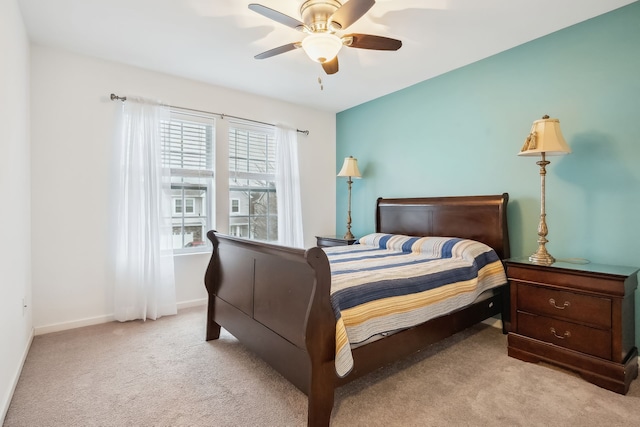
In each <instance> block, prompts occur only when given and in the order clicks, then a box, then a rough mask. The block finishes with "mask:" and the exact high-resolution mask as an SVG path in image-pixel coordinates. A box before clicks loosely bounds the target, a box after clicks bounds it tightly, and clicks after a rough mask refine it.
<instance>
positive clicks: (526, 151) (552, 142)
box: [518, 116, 571, 156]
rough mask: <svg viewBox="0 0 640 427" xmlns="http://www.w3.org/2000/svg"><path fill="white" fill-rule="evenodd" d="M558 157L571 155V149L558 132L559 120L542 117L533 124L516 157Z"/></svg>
mask: <svg viewBox="0 0 640 427" xmlns="http://www.w3.org/2000/svg"><path fill="white" fill-rule="evenodd" d="M542 153H545V154H546V155H547V156H560V155H563V154H568V153H571V148H569V146H568V145H567V142H566V141H565V140H564V137H563V136H562V132H561V131H560V120H558V119H550V118H549V116H544V117H543V118H542V119H540V120H536V121H535V122H533V125H532V126H531V132H530V133H529V136H528V137H527V139H526V140H525V142H524V145H523V146H522V149H521V150H520V152H519V153H518V156H540V155H542Z"/></svg>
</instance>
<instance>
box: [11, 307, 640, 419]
mask: <svg viewBox="0 0 640 427" xmlns="http://www.w3.org/2000/svg"><path fill="white" fill-rule="evenodd" d="M205 320H206V311H205V308H204V307H196V308H191V309H186V310H182V311H180V312H179V314H178V315H176V316H170V317H163V318H161V319H159V320H157V321H147V322H138V321H136V322H127V323H116V322H114V323H107V324H102V325H96V326H89V327H85V328H78V329H74V330H70V331H63V332H56V333H51V334H46V335H41V336H37V337H35V338H34V340H33V343H32V346H31V349H30V351H29V354H28V356H27V360H26V362H25V366H24V369H23V371H22V375H21V377H20V380H19V382H18V385H17V387H16V390H15V393H14V396H13V400H12V402H11V405H10V407H9V410H8V412H7V416H6V418H5V421H4V426H5V427H14V426H29V427H33V426H65V427H67V426H105V427H107V426H141V427H142V426H304V425H306V416H307V399H306V396H305V395H304V394H303V393H302V392H300V391H299V390H298V389H296V388H295V387H294V386H293V385H291V384H290V383H289V382H288V381H287V380H285V379H284V378H282V377H281V376H280V375H279V374H278V373H276V372H275V371H273V370H272V369H271V368H270V367H269V366H267V365H266V364H265V363H264V362H262V360H260V359H259V358H257V357H256V356H254V355H253V354H252V353H251V352H249V351H248V350H247V349H245V348H244V347H243V346H242V345H241V344H240V343H238V341H237V340H236V339H235V338H234V337H232V336H231V335H229V334H228V333H227V332H226V331H224V330H223V331H222V335H221V337H220V339H219V340H216V341H210V342H207V341H205V340H204V336H205ZM331 424H332V426H396V425H397V426H552V425H553V426H580V427H589V426H607V427H611V426H629V425H640V382H639V381H638V380H635V381H633V383H632V384H631V389H630V391H629V393H628V394H627V395H626V396H622V395H619V394H616V393H613V392H610V391H608V390H605V389H602V388H599V387H597V386H595V385H592V384H590V383H587V382H586V381H584V380H582V379H581V378H579V377H578V376H576V375H573V374H572V373H569V372H567V371H563V370H560V369H556V368H553V367H551V366H549V365H545V364H531V363H526V362H522V361H519V360H516V359H513V358H510V357H508V356H507V344H506V337H505V336H504V335H502V333H501V331H500V330H499V329H496V328H493V327H490V326H487V325H484V324H480V325H476V326H474V327H472V328H470V329H468V330H466V331H463V332H461V333H459V334H457V335H455V336H453V337H451V338H449V339H447V340H445V341H442V342H440V343H437V344H435V345H433V346H431V347H429V348H428V349H427V350H425V351H422V352H420V353H417V354H415V355H414V356H411V357H409V358H407V359H404V360H401V361H398V362H397V363H395V364H393V365H391V366H389V367H387V368H384V369H381V370H378V371H376V372H373V373H371V374H369V375H367V376H365V377H363V378H361V379H359V380H356V381H354V382H352V383H350V384H348V385H346V386H343V387H341V388H339V389H338V390H337V391H336V399H335V406H334V410H333V414H332V420H331Z"/></svg>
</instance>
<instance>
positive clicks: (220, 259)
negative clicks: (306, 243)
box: [205, 193, 509, 426]
mask: <svg viewBox="0 0 640 427" xmlns="http://www.w3.org/2000/svg"><path fill="white" fill-rule="evenodd" d="M507 202H508V194H506V193H505V194H501V195H495V196H465V197H438V198H405V199H383V198H380V199H378V201H377V205H376V232H380V233H388V234H403V235H410V236H455V237H460V238H464V239H472V240H477V241H479V242H482V243H485V244H487V245H488V246H490V247H491V248H493V249H494V250H495V251H496V253H497V254H498V256H499V257H500V258H501V259H506V258H508V257H509V237H508V231H507ZM207 237H208V238H209V239H210V240H211V242H212V243H213V254H212V257H211V261H210V263H209V266H208V268H207V272H206V275H205V286H206V288H207V291H208V292H209V306H208V317H207V337H206V339H207V340H213V339H217V338H218V337H219V335H220V327H224V328H225V329H226V330H227V331H229V332H230V333H231V334H232V335H234V336H235V337H236V338H237V339H238V340H239V341H240V342H241V343H243V344H244V345H245V346H246V347H248V348H249V349H250V350H252V351H253V352H255V353H256V354H258V355H259V356H260V357H261V358H262V359H263V360H265V361H266V362H267V363H268V364H269V365H271V366H272V367H273V368H274V369H275V370H277V371H278V372H279V373H280V374H282V375H283V376H284V377H285V378H287V379H288V380H289V381H290V382H291V383H293V384H294V385H295V386H296V387H298V388H299V389H300V390H302V391H303V392H304V393H305V394H307V396H308V425H310V426H328V425H329V422H330V419H331V411H332V408H333V402H334V390H335V388H336V387H339V386H341V385H343V384H346V383H348V382H350V381H352V380H354V379H356V378H358V377H361V376H362V375H365V374H367V373H369V372H372V371H374V370H376V369H378V368H380V367H382V366H385V365H388V364H390V363H392V362H393V361H395V360H398V359H400V358H402V357H406V356H408V355H410V354H413V353H415V352H417V351H420V350H421V349H424V348H426V347H427V346H429V345H430V344H433V343H435V342H437V341H440V340H442V339H444V338H447V337H449V336H451V335H453V334H455V333H457V332H459V331H461V330H463V329H466V328H468V327H470V326H472V325H474V324H476V323H479V322H481V321H482V320H485V319H487V318H489V317H491V316H494V315H496V314H502V319H503V329H505V330H507V329H508V312H509V310H508V294H509V292H508V286H507V285H506V283H505V285H504V286H501V287H499V288H497V292H494V293H493V295H491V296H489V297H487V298H486V299H483V300H480V301H475V302H474V303H472V304H471V305H469V306H466V307H464V308H462V309H458V310H457V311H455V312H453V313H450V314H447V315H445V316H442V317H438V318H435V319H432V320H429V321H427V322H425V323H422V324H420V325H418V326H415V327H411V328H409V329H406V330H403V331H401V332H397V333H395V334H393V335H389V336H388V337H385V338H383V339H380V340H377V341H374V342H372V343H369V344H366V345H363V346H360V347H357V348H355V349H353V350H352V355H353V361H354V365H353V369H352V370H351V372H349V374H348V375H346V376H345V377H342V378H341V377H339V376H337V374H336V370H335V366H334V360H335V349H336V344H335V334H336V317H335V314H334V311H333V309H332V305H331V301H330V289H331V272H330V266H329V261H328V258H327V255H326V254H325V252H324V251H323V249H321V248H317V247H315V248H311V249H307V250H304V249H295V248H289V247H283V246H278V245H273V244H267V243H261V242H256V241H249V240H245V239H240V238H234V237H230V236H226V235H223V234H220V233H217V232H214V231H209V233H208V234H207Z"/></svg>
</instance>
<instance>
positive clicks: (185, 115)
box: [161, 107, 217, 255]
mask: <svg viewBox="0 0 640 427" xmlns="http://www.w3.org/2000/svg"><path fill="white" fill-rule="evenodd" d="M173 123H179V124H180V125H178V126H181V127H180V130H181V133H180V138H182V139H181V140H184V141H186V143H184V142H183V144H181V145H182V146H183V148H182V154H180V155H178V154H177V152H176V150H175V148H176V145H172V144H177V143H176V142H174V141H173V140H171V141H170V142H168V140H167V135H169V133H170V132H171V131H175V128H173V127H171V126H172V124H173ZM185 124H187V125H188V126H192V127H193V128H197V127H198V126H204V128H203V131H204V133H205V136H204V138H198V137H193V138H194V139H193V140H191V139H188V138H184V134H185V131H184V127H185ZM216 124H217V123H216V118H215V116H214V115H210V114H205V113H196V112H192V111H190V110H186V109H181V108H176V107H171V108H170V118H169V124H166V123H163V125H162V128H161V135H162V138H163V145H162V150H163V152H162V156H163V167H165V168H167V167H169V168H170V171H171V198H172V200H171V228H172V230H173V229H174V228H175V227H180V229H181V234H180V238H181V241H182V245H183V246H182V247H179V248H178V247H174V248H173V253H174V255H179V254H189V253H202V252H210V250H211V243H210V242H209V241H208V239H207V238H206V233H207V232H208V231H209V230H211V229H212V228H213V224H215V165H216V163H215V157H216V155H215V147H216ZM198 139H200V140H204V144H205V145H204V146H202V148H204V150H205V152H204V154H202V153H198V152H197V150H198V147H197V145H198ZM167 144H169V145H167ZM189 144H191V145H189ZM194 144H195V146H196V147H195V148H194ZM178 145H180V144H178ZM185 146H186V147H187V149H186V150H185V148H184V147H185ZM172 149H173V151H172ZM194 150H195V151H194ZM176 156H181V157H184V158H187V157H189V158H188V159H186V161H185V164H186V167H183V168H181V167H179V166H180V165H177V164H176V159H177V157H176ZM202 159H204V163H205V166H204V167H202V166H201V165H200V164H199V163H198V161H200V162H201V161H202ZM194 161H195V162H196V163H195V164H194ZM183 166H184V165H183ZM178 190H179V195H178V199H176V196H175V194H174V193H175V192H176V191H178ZM189 191H190V192H194V191H200V192H202V193H203V194H204V195H203V196H201V198H202V202H201V203H202V205H201V207H200V210H198V209H197V207H198V204H197V201H196V197H195V196H192V195H187V194H186V192H189ZM177 200H181V205H182V206H181V208H182V209H181V210H182V212H177V211H176V201H177ZM187 200H192V201H193V202H192V203H193V204H192V209H193V212H186V211H187V208H188V202H187ZM176 217H177V218H176ZM189 219H190V220H191V221H188V220H189ZM196 219H201V220H203V223H202V222H201V223H200V225H198V224H197V223H195V222H193V221H194V220H196ZM188 227H200V228H201V236H200V238H201V239H202V240H201V241H202V242H203V244H199V245H197V246H186V245H188V244H189V243H191V242H189V243H186V244H185V243H184V242H185V235H186V234H188V233H186V230H187V228H188ZM172 234H173V232H172ZM193 241H195V240H193Z"/></svg>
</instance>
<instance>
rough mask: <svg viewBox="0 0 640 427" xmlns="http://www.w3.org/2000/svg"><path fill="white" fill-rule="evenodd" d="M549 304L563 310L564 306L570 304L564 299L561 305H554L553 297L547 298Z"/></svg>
mask: <svg viewBox="0 0 640 427" xmlns="http://www.w3.org/2000/svg"><path fill="white" fill-rule="evenodd" d="M549 304H551V305H552V306H554V307H555V308H557V309H558V310H564V309H565V308H567V307H569V306H570V305H571V304H570V303H569V301H565V302H564V304H563V305H562V306H557V305H556V300H554V299H553V298H549Z"/></svg>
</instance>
